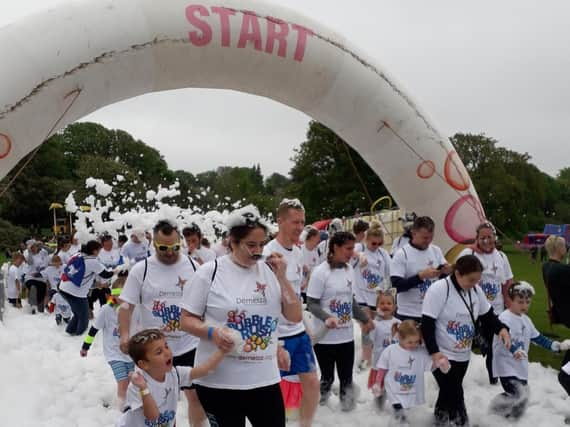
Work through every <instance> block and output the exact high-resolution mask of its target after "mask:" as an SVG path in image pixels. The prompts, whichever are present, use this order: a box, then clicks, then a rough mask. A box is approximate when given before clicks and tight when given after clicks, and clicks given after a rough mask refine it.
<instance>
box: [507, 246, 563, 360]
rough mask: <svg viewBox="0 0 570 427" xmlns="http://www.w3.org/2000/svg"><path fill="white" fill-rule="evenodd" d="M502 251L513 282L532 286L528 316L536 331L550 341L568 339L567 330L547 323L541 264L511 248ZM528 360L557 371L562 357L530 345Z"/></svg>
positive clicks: (526, 253)
mask: <svg viewBox="0 0 570 427" xmlns="http://www.w3.org/2000/svg"><path fill="white" fill-rule="evenodd" d="M503 250H504V252H505V253H506V254H507V256H508V258H509V262H510V263H511V268H512V269H513V274H514V276H515V280H525V281H527V282H529V283H530V284H532V285H533V286H534V289H535V291H536V295H535V296H534V298H533V299H532V304H531V306H530V310H529V316H530V318H531V319H532V321H533V323H534V326H535V327H536V329H538V330H539V331H540V332H541V333H543V334H544V335H546V336H548V337H550V338H552V339H556V340H561V339H564V338H570V333H569V331H568V329H567V328H565V327H564V326H559V325H556V326H554V327H551V326H550V323H549V321H548V313H547V311H546V310H547V308H548V306H547V303H546V288H545V287H544V282H543V281H542V263H541V262H538V261H537V262H536V263H535V264H533V263H532V262H531V260H530V256H529V253H528V252H524V251H520V250H518V249H517V248H515V247H513V246H508V245H505V248H504V249H503ZM529 360H530V361H531V362H540V363H542V364H543V365H547V366H552V367H553V368H555V369H559V368H560V362H561V360H562V356H561V355H557V354H556V353H552V352H550V351H547V350H545V349H543V348H542V347H538V346H536V345H531V348H530V354H529Z"/></svg>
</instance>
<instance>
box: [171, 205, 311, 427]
mask: <svg viewBox="0 0 570 427" xmlns="http://www.w3.org/2000/svg"><path fill="white" fill-rule="evenodd" d="M226 226H227V227H228V230H229V236H230V249H231V253H230V254H229V255H226V256H223V257H221V258H218V259H217V260H215V261H212V262H208V263H205V264H204V265H202V266H201V267H199V268H198V270H197V272H196V275H195V276H194V278H193V279H192V281H191V283H190V286H185V287H184V295H183V302H182V303H181V304H180V306H181V307H182V308H183V310H182V324H181V327H182V329H183V330H185V331H187V332H189V333H191V334H193V335H195V336H197V337H199V338H200V344H199V346H198V350H197V354H196V363H197V364H200V363H202V362H203V361H205V360H207V359H208V357H210V355H212V354H213V353H214V352H215V351H216V350H217V349H218V348H219V349H222V350H226V351H227V350H230V349H231V348H232V347H233V345H234V342H235V341H236V338H235V335H236V333H237V335H238V336H239V337H240V339H239V340H237V341H238V343H237V344H236V348H235V349H234V350H233V351H232V352H231V353H229V354H228V355H227V356H226V358H225V359H224V360H223V361H222V362H221V363H220V365H219V366H218V368H217V369H216V371H215V372H212V373H210V374H209V375H207V376H205V377H204V378H201V379H200V380H197V381H196V390H197V392H198V397H199V399H200V402H201V403H202V405H203V407H204V409H205V411H206V413H207V414H208V418H209V421H210V424H212V425H216V426H219V427H233V426H240V425H245V420H246V418H247V419H249V421H250V423H251V425H252V426H253V427H265V426H272V427H273V426H276V427H284V426H285V408H284V405H283V398H282V396H281V390H280V387H279V382H280V379H281V378H280V375H279V368H278V365H277V350H278V348H277V347H278V337H277V335H276V331H277V324H278V322H279V316H280V315H281V314H282V315H283V316H284V317H285V319H287V320H289V321H291V322H300V321H301V320H302V314H301V310H302V307H301V301H300V300H299V299H298V297H297V296H296V295H295V291H294V289H293V287H292V286H291V284H290V283H289V282H288V281H287V278H286V265H285V263H284V262H283V259H282V257H281V256H280V255H277V254H272V255H270V256H269V257H268V258H267V259H266V261H265V262H263V261H262V251H263V246H264V244H265V241H266V239H267V226H266V225H265V224H264V223H263V222H262V220H261V219H260V216H259V212H258V211H257V209H256V208H254V207H253V206H251V205H250V206H246V207H244V208H242V209H238V210H236V211H234V212H232V214H230V216H229V217H228V219H227V220H226Z"/></svg>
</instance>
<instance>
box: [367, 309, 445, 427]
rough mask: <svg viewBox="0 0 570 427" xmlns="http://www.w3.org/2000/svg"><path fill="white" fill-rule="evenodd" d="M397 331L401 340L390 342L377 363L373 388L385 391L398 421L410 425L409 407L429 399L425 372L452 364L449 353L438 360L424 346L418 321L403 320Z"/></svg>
mask: <svg viewBox="0 0 570 427" xmlns="http://www.w3.org/2000/svg"><path fill="white" fill-rule="evenodd" d="M397 332H398V338H399V343H397V344H391V345H389V346H388V347H387V348H386V349H385V350H384V351H383V352H382V355H381V356H380V359H379V360H378V363H377V364H376V369H377V370H378V374H377V376H376V383H375V384H374V386H373V392H374V394H375V395H376V396H381V395H382V394H383V393H384V392H385V393H386V394H387V397H388V401H389V402H390V403H391V404H392V408H393V409H394V417H395V418H396V421H397V422H399V423H400V424H403V425H406V423H407V417H406V410H407V409H409V408H413V407H416V406H419V405H423V404H424V403H425V395H424V393H425V391H424V373H425V372H428V371H432V370H433V369H437V368H439V369H441V371H442V372H448V371H449V368H450V365H449V360H447V358H446V357H445V356H443V357H441V358H440V359H439V360H438V361H437V363H434V362H433V361H432V358H431V356H430V355H429V354H428V352H427V350H426V349H425V347H420V342H421V332H420V329H419V326H418V324H417V323H416V322H415V321H413V320H405V321H403V322H402V323H400V324H399V325H398V326H397Z"/></svg>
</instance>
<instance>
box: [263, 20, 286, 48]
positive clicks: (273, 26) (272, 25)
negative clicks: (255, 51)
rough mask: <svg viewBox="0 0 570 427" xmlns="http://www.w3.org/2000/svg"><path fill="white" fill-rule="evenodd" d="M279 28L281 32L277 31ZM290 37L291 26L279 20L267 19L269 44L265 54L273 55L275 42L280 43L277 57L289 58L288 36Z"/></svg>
mask: <svg viewBox="0 0 570 427" xmlns="http://www.w3.org/2000/svg"><path fill="white" fill-rule="evenodd" d="M278 28H279V31H277V29H278ZM288 35H289V25H288V24H287V23H286V22H284V21H282V20H280V19H277V18H267V42H266V44H265V52H267V53H271V54H272V53H273V47H274V46H275V41H277V42H279V49H278V50H277V55H279V56H280V57H282V58H285V57H286V56H287V36H288Z"/></svg>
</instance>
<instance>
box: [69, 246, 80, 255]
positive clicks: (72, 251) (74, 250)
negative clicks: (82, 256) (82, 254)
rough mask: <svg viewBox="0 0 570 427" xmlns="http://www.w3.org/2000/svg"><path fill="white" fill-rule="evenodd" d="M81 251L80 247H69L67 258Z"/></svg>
mask: <svg viewBox="0 0 570 427" xmlns="http://www.w3.org/2000/svg"><path fill="white" fill-rule="evenodd" d="M79 251H81V245H71V246H70V247H69V251H68V253H69V257H70V258H71V257H72V256H73V255H75V254H76V253H77V252H79Z"/></svg>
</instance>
